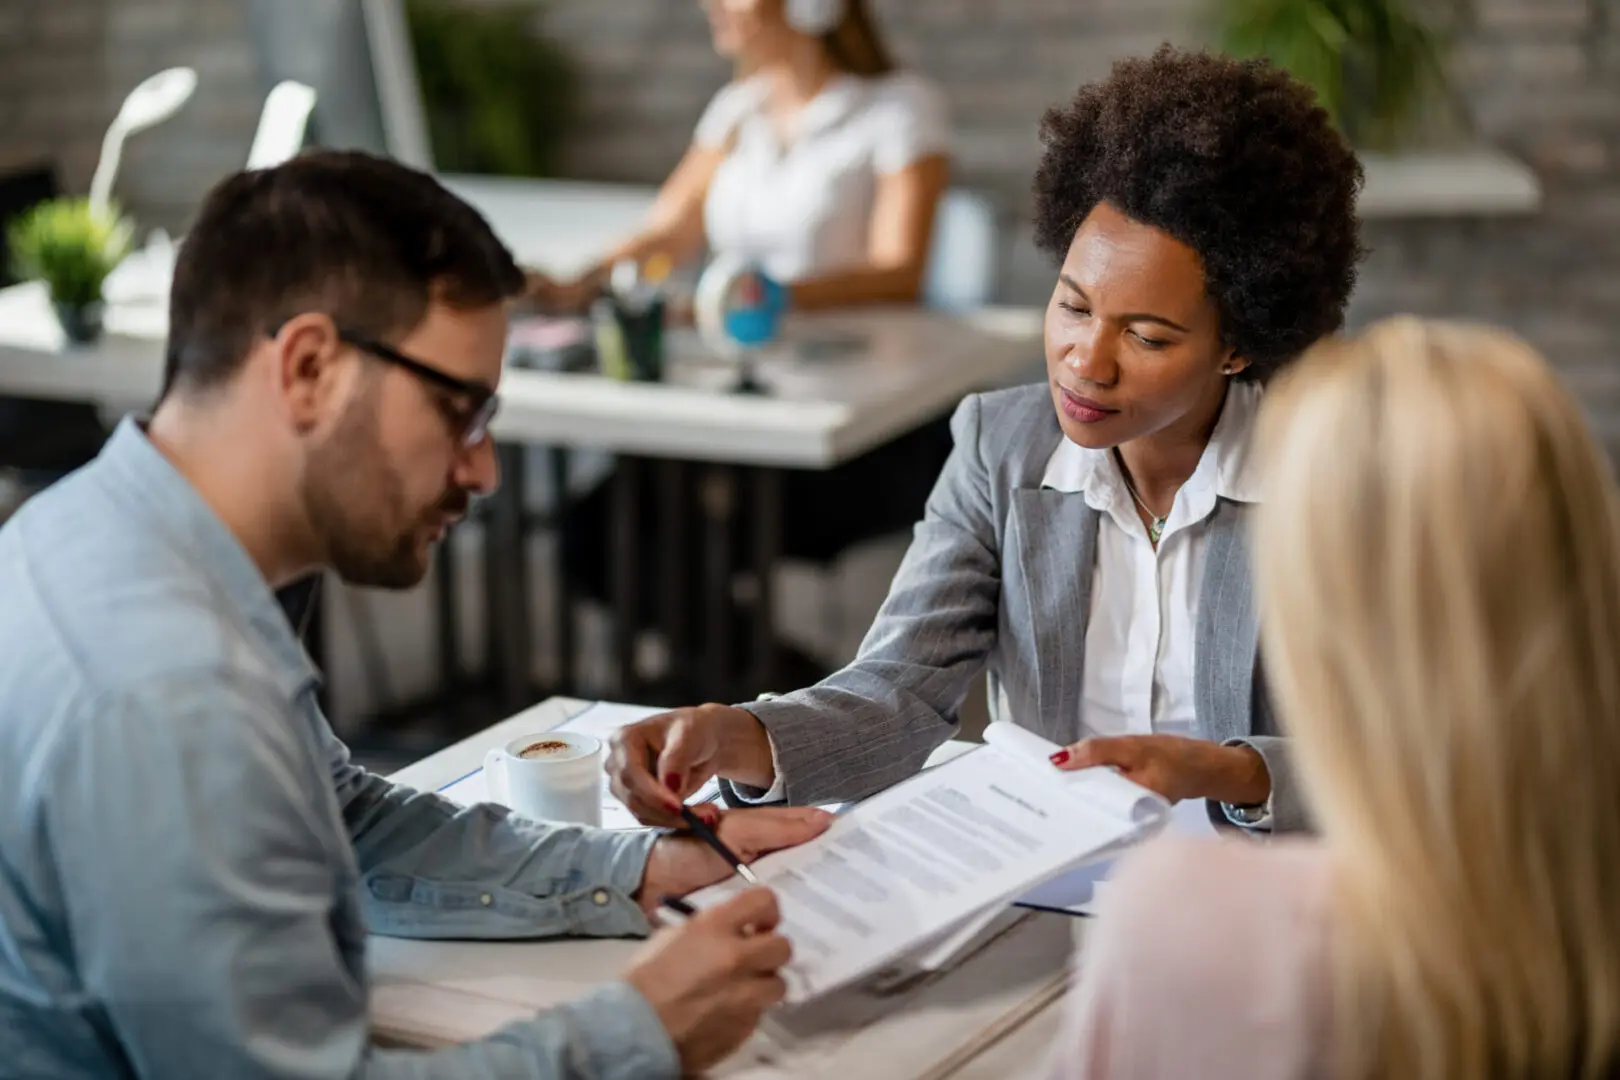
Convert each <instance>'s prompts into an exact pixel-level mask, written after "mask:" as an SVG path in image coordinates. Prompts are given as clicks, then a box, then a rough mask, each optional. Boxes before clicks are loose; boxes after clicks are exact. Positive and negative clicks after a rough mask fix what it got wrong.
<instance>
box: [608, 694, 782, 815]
mask: <svg viewBox="0 0 1620 1080" xmlns="http://www.w3.org/2000/svg"><path fill="white" fill-rule="evenodd" d="M607 772H608V777H609V778H610V780H611V781H612V788H613V794H614V795H615V796H617V797H618V799H619V801H620V802H622V803H624V805H626V806H628V807H629V808H630V812H631V813H632V814H634V815H635V816H636V820H638V821H640V822H641V823H642V824H644V825H676V826H678V825H679V824H680V823H681V818H680V810H681V803H682V802H684V801H685V799H686V797H687V796H688V795H690V794H692V792H694V791H696V790H697V789H698V788H700V787H702V786H703V785H704V784H705V783H707V782H708V781H709V779H710V778H711V777H713V776H724V777H726V778H727V779H730V780H739V781H741V782H742V783H745V784H750V785H752V786H755V787H765V788H768V787H770V786H771V783H772V781H773V780H774V779H775V772H774V766H773V765H772V764H771V740H770V737H769V736H767V735H766V734H765V727H764V725H762V724H761V723H760V722H759V720H758V719H756V718H755V716H754V714H753V713H751V712H748V711H747V710H745V709H734V708H731V707H730V706H727V705H699V706H697V707H696V708H691V709H676V710H675V711H674V712H667V713H662V714H660V715H658V716H653V717H649V718H647V719H646V720H643V721H641V722H640V723H638V724H630V725H629V726H627V727H623V728H620V729H619V730H618V732H617V733H615V734H614V736H613V748H612V750H611V751H610V753H609V754H608V763H607Z"/></svg>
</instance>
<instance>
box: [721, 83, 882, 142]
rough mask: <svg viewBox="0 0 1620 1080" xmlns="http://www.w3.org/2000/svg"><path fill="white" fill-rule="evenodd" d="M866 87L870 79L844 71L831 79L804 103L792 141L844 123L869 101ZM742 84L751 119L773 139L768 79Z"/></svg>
mask: <svg viewBox="0 0 1620 1080" xmlns="http://www.w3.org/2000/svg"><path fill="white" fill-rule="evenodd" d="M867 84H868V80H866V79H863V78H861V77H860V76H858V75H849V74H846V73H843V72H839V73H837V74H835V75H833V76H831V77H830V78H828V80H827V82H826V83H825V84H824V85H823V86H822V88H821V89H820V90H818V91H817V92H816V96H815V97H813V98H811V99H810V100H809V101H807V102H805V103H804V105H803V106H802V107H801V108H800V109H799V112H798V115H797V116H795V117H794V118H793V140H792V141H793V142H795V143H797V142H799V141H802V140H803V139H806V138H809V137H812V136H814V135H817V134H819V133H820V132H822V131H825V130H827V129H828V128H831V127H834V126H836V125H837V124H838V123H840V122H841V121H842V120H844V118H845V117H847V116H849V115H850V114H851V113H853V112H854V111H855V110H856V108H857V107H858V106H859V105H860V104H861V102H862V101H864V100H865V99H866V95H867V93H868V90H869V87H868V85H867ZM743 85H744V88H745V92H746V94H747V99H746V100H747V102H748V112H749V116H750V119H751V120H753V121H754V122H756V123H758V124H760V125H762V128H763V130H765V131H767V132H769V133H770V134H771V136H772V138H773V139H774V138H775V137H776V131H775V127H774V125H772V123H771V119H770V116H769V115H768V113H767V111H766V110H767V106H768V105H769V103H770V79H769V77H768V76H765V75H754V76H752V77H751V78H749V80H748V81H747V82H746V83H744V84H743Z"/></svg>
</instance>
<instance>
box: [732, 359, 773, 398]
mask: <svg viewBox="0 0 1620 1080" xmlns="http://www.w3.org/2000/svg"><path fill="white" fill-rule="evenodd" d="M756 360H757V354H756V353H755V351H754V350H753V349H743V350H742V352H741V353H740V354H739V355H738V357H737V381H736V382H734V383H732V384H731V389H730V391H729V392H730V393H733V394H758V395H765V394H769V393H770V392H771V388H770V387H768V386H766V385H765V384H764V383H762V382H760V381H759V373H758V368H757V366H756Z"/></svg>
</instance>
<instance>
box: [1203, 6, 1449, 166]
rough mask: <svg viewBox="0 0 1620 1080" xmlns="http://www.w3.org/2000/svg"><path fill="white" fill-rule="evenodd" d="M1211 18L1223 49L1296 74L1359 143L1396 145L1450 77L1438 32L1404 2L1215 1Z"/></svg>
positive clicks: (1340, 125)
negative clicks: (1445, 65)
mask: <svg viewBox="0 0 1620 1080" xmlns="http://www.w3.org/2000/svg"><path fill="white" fill-rule="evenodd" d="M1214 16H1215V33H1216V37H1217V40H1218V41H1219V43H1220V47H1221V49H1222V50H1223V51H1225V52H1228V53H1230V54H1232V55H1233V56H1239V57H1252V56H1263V57H1266V58H1267V59H1269V60H1271V62H1272V63H1274V64H1277V65H1278V66H1280V67H1282V68H1285V69H1287V70H1288V71H1290V72H1292V73H1293V75H1294V76H1295V77H1296V78H1298V79H1299V80H1300V81H1302V82H1304V83H1306V84H1307V85H1309V86H1310V87H1311V88H1312V89H1314V90H1315V91H1316V95H1317V99H1318V100H1319V101H1320V102H1321V104H1322V107H1323V108H1324V109H1326V110H1327V112H1328V115H1329V116H1331V117H1332V118H1333V122H1334V123H1335V124H1337V125H1339V128H1340V129H1341V130H1342V131H1344V133H1345V134H1346V136H1348V137H1349V138H1350V140H1351V141H1352V142H1354V143H1357V144H1360V145H1364V146H1370V147H1373V148H1380V149H1382V148H1387V147H1389V146H1391V145H1392V144H1394V143H1395V142H1397V141H1398V140H1399V138H1400V136H1401V135H1402V134H1404V133H1405V131H1406V130H1407V129H1408V127H1409V126H1410V124H1411V123H1412V122H1413V121H1414V120H1415V119H1416V117H1417V115H1418V113H1419V110H1420V109H1421V107H1422V105H1423V103H1424V100H1425V98H1426V96H1427V95H1428V94H1429V93H1431V92H1432V91H1435V90H1438V89H1439V88H1440V87H1441V86H1443V84H1444V81H1445V71H1444V56H1443V52H1444V50H1443V48H1442V43H1441V38H1440V35H1439V34H1438V33H1437V32H1436V31H1435V30H1433V29H1432V28H1431V27H1430V26H1429V25H1428V24H1427V23H1425V22H1424V21H1423V20H1422V19H1421V18H1420V17H1419V16H1418V15H1416V14H1415V13H1414V12H1412V11H1411V10H1409V9H1408V6H1407V3H1406V2H1405V0H1217V7H1216V9H1215V11H1214Z"/></svg>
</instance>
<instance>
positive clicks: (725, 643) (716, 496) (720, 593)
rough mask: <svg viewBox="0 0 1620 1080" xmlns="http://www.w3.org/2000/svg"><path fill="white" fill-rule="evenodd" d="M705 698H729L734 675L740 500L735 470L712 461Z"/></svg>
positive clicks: (706, 506) (706, 501)
mask: <svg viewBox="0 0 1620 1080" xmlns="http://www.w3.org/2000/svg"><path fill="white" fill-rule="evenodd" d="M699 495H700V497H701V499H702V504H703V660H704V662H703V682H704V685H703V687H702V691H703V696H704V697H709V698H715V699H719V700H723V701H728V700H730V698H731V695H732V692H733V689H734V684H735V682H736V679H735V677H734V676H733V673H732V655H731V627H732V619H733V617H734V615H735V609H734V607H733V605H732V598H731V571H732V558H731V548H732V544H731V536H732V528H731V526H732V518H733V516H734V514H735V508H736V503H737V471H736V469H734V468H733V467H732V466H729V465H710V466H709V467H708V468H707V469H706V470H705V471H704V473H703V477H702V490H701V491H700V492H699Z"/></svg>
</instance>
